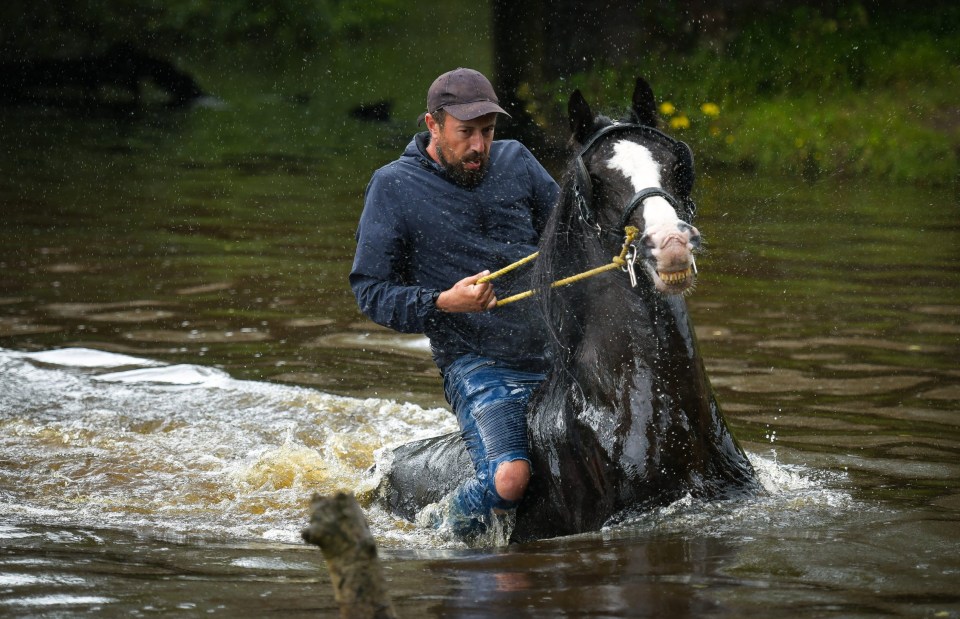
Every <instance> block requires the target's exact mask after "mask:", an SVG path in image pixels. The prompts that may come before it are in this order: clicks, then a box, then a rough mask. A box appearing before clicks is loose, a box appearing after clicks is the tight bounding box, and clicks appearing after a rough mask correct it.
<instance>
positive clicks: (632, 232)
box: [477, 226, 640, 307]
mask: <svg viewBox="0 0 960 619" xmlns="http://www.w3.org/2000/svg"><path fill="white" fill-rule="evenodd" d="M623 231H624V233H625V236H624V239H623V247H622V248H621V249H620V255H619V256H614V257H613V259H612V260H611V261H610V262H608V263H607V264H605V265H603V266H600V267H596V268H593V269H590V270H589V271H584V272H583V273H578V274H576V275H571V276H570V277H565V278H563V279H558V280H557V281H555V282H553V283H552V284H550V287H551V288H559V287H561V286H568V285H570V284H574V283H576V282H579V281H581V280H584V279H587V278H588V277H593V276H594V275H599V274H600V273H606V272H607V271H610V270H613V269H616V268H622V269H624V270H626V271H627V272H628V273H629V274H630V282H631V283H632V284H633V285H634V286H636V285H637V276H636V274H635V273H634V271H633V263H634V260H635V259H636V254H635V253H634V254H632V256H631V257H628V254H630V253H631V252H630V247H631V244H632V243H633V240H634V239H635V238H637V235H638V234H640V230H639V229H637V228H636V227H634V226H626V227H625V228H624V229H623ZM539 253H540V252H534V253H532V254H530V255H529V256H527V257H526V258H522V259H520V260H517V261H516V262H514V263H513V264H510V265H507V266H505V267H503V268H502V269H500V270H499V271H496V272H494V273H491V274H490V275H485V276H483V277H481V278H480V279H478V280H477V283H478V284H485V283H486V282H489V281H492V280H494V279H496V278H498V277H500V276H501V275H505V274H507V273H509V272H510V271H512V270H514V269H516V268H517V267H519V266H522V265H524V264H526V263H528V262H530V261H531V260H534V259H535V258H536V257H537V255H538V254H539ZM537 292H538V291H537V290H536V289H531V290H527V291H524V292H520V293H517V294H515V295H513V296H510V297H507V298H505V299H498V300H497V304H496V307H500V306H501V305H507V304H508V303H513V302H514V301H520V300H521V299H526V298H527V297H532V296H533V295H535V294H537Z"/></svg>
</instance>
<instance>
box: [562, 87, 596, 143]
mask: <svg viewBox="0 0 960 619" xmlns="http://www.w3.org/2000/svg"><path fill="white" fill-rule="evenodd" d="M567 115H568V117H569V118H570V131H572V132H573V137H574V139H576V141H577V142H579V143H580V144H583V143H584V141H585V140H586V139H587V138H588V137H590V133H591V129H592V128H593V112H591V111H590V104H588V103H587V100H586V99H584V98H583V94H582V93H581V92H580V89H579V88H578V89H577V90H574V91H573V94H571V95H570V101H568V102H567Z"/></svg>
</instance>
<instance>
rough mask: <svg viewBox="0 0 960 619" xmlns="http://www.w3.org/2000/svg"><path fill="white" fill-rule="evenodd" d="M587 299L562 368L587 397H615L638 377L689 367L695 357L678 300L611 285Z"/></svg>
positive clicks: (684, 315) (570, 340) (578, 317)
mask: <svg viewBox="0 0 960 619" xmlns="http://www.w3.org/2000/svg"><path fill="white" fill-rule="evenodd" d="M641 285H642V284H641ZM586 298H587V299H588V301H587V303H585V304H584V305H583V306H582V308H581V311H580V312H579V313H578V314H579V315H578V316H577V320H578V323H579V325H580V329H578V330H576V331H575V335H572V336H571V337H570V339H569V340H568V341H567V342H566V343H565V344H566V350H567V351H569V353H570V355H571V356H570V357H569V359H568V368H567V369H568V370H569V372H570V375H571V376H572V377H573V378H574V379H575V380H576V382H577V383H578V384H579V385H580V387H581V389H582V390H583V391H584V395H587V397H589V395H588V394H590V393H593V394H596V397H599V398H609V397H620V396H619V395H617V396H615V395H614V394H620V395H622V392H623V391H624V390H629V389H630V385H631V384H633V382H634V378H635V376H636V375H637V374H638V373H642V374H647V373H652V372H653V371H654V369H655V368H656V367H658V366H660V367H663V366H671V367H690V366H692V365H693V362H694V357H695V356H696V354H697V353H696V347H695V345H694V343H693V342H692V339H691V338H692V334H691V332H690V323H689V321H688V320H687V314H686V307H685V304H684V301H683V299H682V298H679V297H678V298H663V297H661V296H659V295H658V294H656V293H653V292H650V293H647V294H644V293H641V294H639V295H638V294H634V293H632V292H630V293H625V292H624V291H623V290H616V289H614V288H612V287H606V288H603V289H600V288H598V289H597V290H596V291H595V292H594V293H593V294H588V295H586Z"/></svg>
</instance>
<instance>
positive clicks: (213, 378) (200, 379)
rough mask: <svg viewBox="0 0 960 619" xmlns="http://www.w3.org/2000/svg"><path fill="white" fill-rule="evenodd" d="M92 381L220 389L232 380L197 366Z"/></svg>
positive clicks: (118, 374) (114, 374)
mask: <svg viewBox="0 0 960 619" xmlns="http://www.w3.org/2000/svg"><path fill="white" fill-rule="evenodd" d="M92 380H97V381H103V382H108V383H153V384H163V385H190V386H198V387H222V386H224V385H226V384H227V383H229V382H231V381H232V380H233V379H232V378H230V375H229V374H227V373H226V372H224V371H222V370H218V369H215V368H207V367H203V366H199V365H187V364H179V365H168V366H165V367H160V368H147V369H142V370H127V371H125V372H111V373H110V374H101V375H100V376H94V377H93V379H92Z"/></svg>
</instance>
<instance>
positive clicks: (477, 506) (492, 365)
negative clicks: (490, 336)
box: [443, 354, 546, 517]
mask: <svg viewBox="0 0 960 619" xmlns="http://www.w3.org/2000/svg"><path fill="white" fill-rule="evenodd" d="M545 378H546V375H544V374H541V373H535V372H523V371H520V370H516V369H513V368H510V367H507V366H505V365H504V364H502V363H500V362H498V361H496V360H494V359H490V358H487V357H481V356H479V355H473V354H468V355H464V356H463V357H460V358H459V359H457V360H456V361H454V362H453V363H451V364H450V366H449V367H447V369H446V371H445V372H444V373H443V391H444V394H445V395H446V397H447V402H449V403H450V406H451V407H452V408H453V412H454V414H456V416H457V422H458V423H459V424H460V435H461V436H462V437H463V440H464V442H465V443H466V446H467V451H468V452H469V453H470V458H471V460H473V468H474V470H475V471H476V477H475V478H473V479H470V480H468V481H466V482H464V483H463V484H461V485H460V487H459V488H457V490H456V492H455V494H454V502H455V504H456V505H457V507H458V508H459V509H460V510H461V511H462V512H463V513H464V514H465V515H469V516H471V517H483V516H486V515H487V514H488V513H489V512H490V510H491V509H493V508H497V509H511V508H513V507H516V505H517V502H516V501H508V500H506V499H504V498H503V497H501V496H500V495H499V494H498V493H497V490H496V487H495V485H494V478H495V475H496V472H497V467H499V466H500V464H502V463H504V462H512V461H514V460H525V461H527V462H528V463H529V462H530V453H529V450H528V447H527V404H528V403H529V401H530V396H531V394H532V393H533V391H534V390H535V389H536V388H537V387H538V386H539V385H540V383H542V382H543V380H544V379H545Z"/></svg>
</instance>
